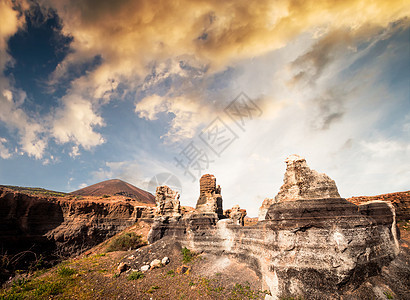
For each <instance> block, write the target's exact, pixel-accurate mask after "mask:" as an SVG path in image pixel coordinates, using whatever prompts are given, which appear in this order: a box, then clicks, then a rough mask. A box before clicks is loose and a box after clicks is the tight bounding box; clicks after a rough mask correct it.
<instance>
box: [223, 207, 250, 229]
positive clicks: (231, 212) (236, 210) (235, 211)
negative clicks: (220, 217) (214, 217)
mask: <svg viewBox="0 0 410 300" xmlns="http://www.w3.org/2000/svg"><path fill="white" fill-rule="evenodd" d="M224 215H225V218H227V219H231V220H232V221H233V224H235V225H241V226H244V223H245V217H246V209H241V208H240V206H239V205H234V206H233V207H232V209H227V210H225V211H224Z"/></svg>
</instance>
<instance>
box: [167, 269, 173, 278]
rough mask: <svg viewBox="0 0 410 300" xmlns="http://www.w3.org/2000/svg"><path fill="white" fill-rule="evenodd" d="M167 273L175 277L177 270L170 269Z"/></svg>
mask: <svg viewBox="0 0 410 300" xmlns="http://www.w3.org/2000/svg"><path fill="white" fill-rule="evenodd" d="M167 275H169V276H171V277H174V276H175V271H174V270H169V271H168V272H167Z"/></svg>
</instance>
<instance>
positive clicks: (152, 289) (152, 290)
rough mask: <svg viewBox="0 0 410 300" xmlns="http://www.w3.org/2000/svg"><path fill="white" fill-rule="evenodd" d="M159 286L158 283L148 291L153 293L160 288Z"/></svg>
mask: <svg viewBox="0 0 410 300" xmlns="http://www.w3.org/2000/svg"><path fill="white" fill-rule="evenodd" d="M158 289H159V286H157V285H153V286H152V287H150V288H149V290H148V291H147V293H150V294H152V293H153V292H154V291H155V290H158Z"/></svg>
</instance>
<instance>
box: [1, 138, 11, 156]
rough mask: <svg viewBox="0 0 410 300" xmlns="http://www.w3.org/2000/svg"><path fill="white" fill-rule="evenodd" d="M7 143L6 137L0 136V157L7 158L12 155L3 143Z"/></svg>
mask: <svg viewBox="0 0 410 300" xmlns="http://www.w3.org/2000/svg"><path fill="white" fill-rule="evenodd" d="M5 143H7V139H5V138H3V137H0V157H1V158H3V159H8V158H10V157H11V156H12V154H11V153H10V152H9V149H7V147H6V146H5V145H4V144H5Z"/></svg>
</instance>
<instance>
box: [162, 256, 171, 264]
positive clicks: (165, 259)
mask: <svg viewBox="0 0 410 300" xmlns="http://www.w3.org/2000/svg"><path fill="white" fill-rule="evenodd" d="M161 263H162V264H163V265H167V264H169V258H168V257H167V256H165V257H164V258H163V259H162V260H161Z"/></svg>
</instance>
